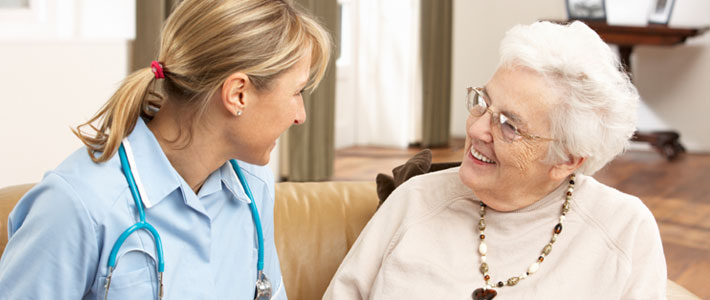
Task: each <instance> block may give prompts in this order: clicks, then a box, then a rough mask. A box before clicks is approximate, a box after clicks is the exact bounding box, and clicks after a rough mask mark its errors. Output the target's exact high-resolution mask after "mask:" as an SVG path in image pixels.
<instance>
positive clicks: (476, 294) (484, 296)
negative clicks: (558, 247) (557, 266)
mask: <svg viewBox="0 0 710 300" xmlns="http://www.w3.org/2000/svg"><path fill="white" fill-rule="evenodd" d="M574 177H575V176H574V174H572V176H571V177H570V180H569V186H568V187H567V194H566V195H565V202H564V204H562V211H561V214H560V222H559V223H557V225H555V228H554V230H553V234H552V238H550V242H549V243H547V245H545V247H543V248H542V251H541V252H540V256H539V257H538V258H537V260H536V261H535V262H534V263H532V264H531V265H530V267H528V271H527V272H525V273H523V274H521V275H520V276H513V277H510V278H508V280H506V281H505V282H503V281H498V283H495V281H493V282H494V283H493V284H491V276H490V275H488V263H486V253H487V252H488V246H486V242H485V239H486V235H485V234H484V232H483V231H484V230H486V204H485V203H483V202H481V210H480V212H479V214H480V215H481V219H480V220H479V221H478V230H480V233H481V235H480V236H479V238H480V240H481V242H480V244H479V245H478V253H479V254H480V255H481V267H480V268H479V270H480V271H481V274H483V279H484V280H485V281H486V286H485V287H482V288H478V289H476V290H475V291H473V294H472V295H471V296H472V297H473V299H474V300H490V299H493V298H494V297H495V296H496V295H498V292H497V291H496V290H494V289H493V287H494V286H496V287H498V288H502V287H504V286H506V285H507V286H514V285H516V284H518V282H520V280H523V279H525V278H527V277H528V276H530V275H532V274H533V273H535V272H536V271H537V270H538V269H539V268H540V264H541V263H542V261H543V260H545V257H546V256H547V255H549V254H550V251H552V244H554V243H555V241H557V236H558V235H559V234H560V232H562V222H563V221H564V220H565V216H566V215H567V212H568V211H569V201H570V199H572V192H573V191H574Z"/></svg>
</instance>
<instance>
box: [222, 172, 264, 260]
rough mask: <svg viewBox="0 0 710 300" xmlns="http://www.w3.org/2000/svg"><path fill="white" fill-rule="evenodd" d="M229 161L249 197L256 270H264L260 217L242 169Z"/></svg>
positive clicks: (262, 234) (262, 235)
mask: <svg viewBox="0 0 710 300" xmlns="http://www.w3.org/2000/svg"><path fill="white" fill-rule="evenodd" d="M229 163H230V164H231V165H232V168H233V169H234V171H235V172H236V173H237V177H238V179H239V182H240V183H241V184H242V187H243V188H244V192H245V193H246V194H247V197H249V200H250V201H249V208H250V209H251V217H252V219H253V220H254V227H256V236H257V243H258V244H257V245H258V252H259V256H258V260H257V263H256V270H257V271H263V270H264V233H263V232H262V229H261V219H260V218H259V211H258V210H257V208H256V201H254V196H252V194H251V189H250V188H249V185H248V184H247V180H246V178H245V177H244V174H243V173H242V169H241V168H240V167H239V164H238V163H237V161H236V160H234V159H230V160H229Z"/></svg>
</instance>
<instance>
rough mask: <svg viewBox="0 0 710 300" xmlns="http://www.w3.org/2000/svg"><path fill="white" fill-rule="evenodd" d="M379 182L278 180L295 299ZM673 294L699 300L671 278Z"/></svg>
mask: <svg viewBox="0 0 710 300" xmlns="http://www.w3.org/2000/svg"><path fill="white" fill-rule="evenodd" d="M31 187H32V184H27V185H19V186H11V187H6V188H3V189H0V255H2V250H4V249H5V244H6V243H7V228H6V226H7V215H8V214H9V213H10V210H12V208H13V207H14V205H15V203H16V202H17V201H18V200H19V198H20V197H21V196H22V195H23V194H24V193H25V192H27V190H29V189H30V188H31ZM375 190H376V187H375V183H374V182H316V183H290V182H283V183H278V184H277V185H276V205H275V208H274V214H275V218H274V222H275V225H274V226H275V240H276V247H277V249H278V252H279V258H280V260H281V268H282V272H283V277H284V282H285V284H286V290H287V291H288V296H289V299H291V300H301V299H303V300H312V299H320V298H321V297H322V295H323V293H324V292H325V289H326V287H327V286H328V283H329V282H330V279H331V278H332V276H333V274H335V271H336V269H337V268H338V265H339V264H340V262H341V261H342V259H343V258H344V257H345V254H346V253H347V251H348V249H350V246H352V244H353V243H354V242H355V240H356V239H357V236H358V234H359V233H360V231H361V230H362V228H363V227H365V224H366V223H367V221H368V220H369V219H370V217H372V214H373V213H374V212H375V209H376V207H377V204H378V198H377V194H376V191H375ZM668 299H671V300H673V299H677V300H686V299H688V300H690V299H700V298H698V297H697V296H695V295H693V294H692V293H690V292H689V291H687V290H686V289H684V288H683V287H681V286H679V285H677V284H675V283H674V282H672V281H670V280H669V281H668Z"/></svg>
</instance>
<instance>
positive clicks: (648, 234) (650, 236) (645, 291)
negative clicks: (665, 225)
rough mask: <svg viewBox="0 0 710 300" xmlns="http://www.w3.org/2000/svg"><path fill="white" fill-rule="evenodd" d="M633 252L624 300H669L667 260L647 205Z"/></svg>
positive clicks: (637, 231)
mask: <svg viewBox="0 0 710 300" xmlns="http://www.w3.org/2000/svg"><path fill="white" fill-rule="evenodd" d="M643 212H644V213H643V214H642V216H641V220H640V222H639V223H638V225H637V228H635V229H636V234H635V235H634V243H633V246H632V248H631V251H630V255H631V274H630V276H629V278H628V280H627V282H626V285H625V287H624V295H623V297H622V299H666V284H667V280H668V277H667V274H666V260H665V256H664V254H663V244H662V243H661V235H660V232H659V231H658V225H657V224H656V221H655V219H654V217H653V214H651V212H650V211H649V210H648V208H646V207H645V206H644V210H643Z"/></svg>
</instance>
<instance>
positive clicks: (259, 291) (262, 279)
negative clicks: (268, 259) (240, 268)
mask: <svg viewBox="0 0 710 300" xmlns="http://www.w3.org/2000/svg"><path fill="white" fill-rule="evenodd" d="M254 299H256V300H269V299H271V281H269V278H268V277H266V274H264V272H263V271H259V274H258V275H257V278H256V296H255V297H254Z"/></svg>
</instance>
